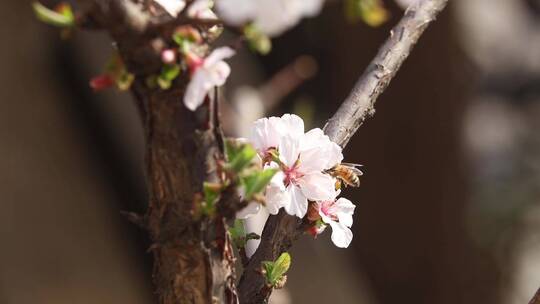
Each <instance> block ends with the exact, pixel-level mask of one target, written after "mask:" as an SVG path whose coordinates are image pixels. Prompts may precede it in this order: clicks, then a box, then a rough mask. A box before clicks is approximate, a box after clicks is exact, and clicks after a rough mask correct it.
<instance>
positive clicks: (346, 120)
mask: <svg viewBox="0 0 540 304" xmlns="http://www.w3.org/2000/svg"><path fill="white" fill-rule="evenodd" d="M447 2H448V0H423V1H419V2H418V3H417V4H415V5H413V6H412V7H410V8H409V9H408V10H407V11H406V13H405V15H404V16H403V18H402V19H401V21H400V22H399V23H398V24H397V25H396V26H395V27H394V29H393V30H392V32H391V35H390V38H388V40H387V41H386V43H385V44H384V45H383V46H382V47H381V48H380V50H379V52H378V54H377V56H376V57H375V58H374V59H373V61H372V62H371V63H370V65H369V66H368V67H367V69H366V71H365V72H364V74H363V75H362V76H361V77H360V78H359V80H358V82H357V83H356V85H355V87H354V88H353V90H352V91H351V93H350V95H349V96H348V97H347V99H346V100H345V101H344V102H343V104H342V105H341V106H340V107H339V109H338V111H337V112H336V113H335V114H334V116H332V118H330V119H329V121H328V123H327V125H326V126H325V128H324V131H325V133H326V134H327V135H328V136H329V137H330V139H331V140H332V141H334V142H336V143H338V144H339V145H340V146H342V147H345V146H346V145H347V143H348V142H349V140H350V138H351V137H352V136H353V135H354V133H355V132H356V131H357V130H358V128H359V127H360V126H361V125H362V123H363V122H364V120H365V119H366V118H367V117H369V116H371V115H373V114H374V112H375V110H374V105H375V101H376V100H377V98H378V97H379V95H380V94H381V93H382V92H383V91H384V90H385V89H386V87H387V86H388V84H389V83H390V81H391V80H392V78H393V77H394V76H395V75H396V73H397V71H398V70H399V68H400V67H401V64H402V63H403V62H404V61H405V59H406V58H407V57H408V55H409V54H410V52H411V51H412V49H413V47H414V45H415V44H416V43H417V42H418V39H419V38H420V36H421V35H422V33H423V32H424V31H425V29H426V28H427V27H428V25H429V24H430V23H431V22H432V21H434V20H435V18H436V17H437V15H438V14H439V13H440V12H441V11H442V10H443V9H444V8H445V7H446V4H447ZM301 226H302V221H301V220H298V219H297V218H295V217H293V216H290V215H288V214H286V213H285V212H284V211H283V210H282V211H281V212H280V213H279V214H277V215H272V216H270V217H269V219H268V221H267V223H266V225H265V227H264V230H263V233H262V236H261V243H260V245H259V248H258V249H257V251H256V252H255V253H254V255H253V256H252V258H251V260H250V261H249V263H248V265H247V267H246V269H245V270H244V273H243V274H242V277H241V279H240V283H239V286H238V292H239V297H240V302H241V303H243V304H244V303H250V304H256V303H263V302H265V301H267V300H268V298H269V296H270V294H271V292H272V290H271V289H268V288H266V287H265V281H264V278H263V277H262V275H261V274H260V267H261V266H260V265H261V261H265V260H275V259H276V258H277V257H278V256H279V255H280V254H281V253H283V252H285V251H287V250H288V249H289V248H290V247H291V245H292V242H293V241H294V240H295V239H297V238H298V237H299V236H300V235H301V234H302V233H303V229H301Z"/></svg>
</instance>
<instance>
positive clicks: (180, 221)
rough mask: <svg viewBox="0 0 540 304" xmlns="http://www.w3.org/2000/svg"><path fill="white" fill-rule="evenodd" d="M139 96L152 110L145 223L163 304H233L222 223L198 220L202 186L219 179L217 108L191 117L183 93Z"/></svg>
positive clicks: (231, 262) (231, 275) (231, 260)
mask: <svg viewBox="0 0 540 304" xmlns="http://www.w3.org/2000/svg"><path fill="white" fill-rule="evenodd" d="M137 93H138V94H137V95H139V96H141V95H142V96H144V97H143V98H144V99H146V102H145V104H146V105H147V106H146V118H147V121H146V133H147V138H146V139H147V143H146V144H147V164H146V165H147V179H148V186H149V193H150V206H149V208H148V212H147V214H146V217H147V224H148V229H149V232H150V234H151V238H152V241H153V242H154V244H153V246H152V248H151V250H152V253H153V255H154V281H155V283H156V286H157V292H158V295H159V298H160V303H163V304H172V303H213V302H216V301H217V302H218V303H236V296H235V291H234V290H235V288H234V284H235V279H234V257H233V252H232V248H231V244H230V242H229V239H228V235H227V230H226V224H225V222H224V219H223V218H222V217H220V216H217V217H216V218H215V219H201V220H198V219H196V218H195V214H194V212H195V207H196V203H197V202H196V201H195V199H196V197H198V196H199V194H200V193H202V184H203V182H204V181H215V180H216V178H217V177H216V159H220V158H222V156H223V154H222V153H223V150H222V146H221V145H220V144H219V143H220V142H221V135H220V134H219V132H218V125H217V124H216V121H217V120H216V117H215V115H214V111H213V110H210V111H209V109H212V108H213V107H203V108H201V110H199V111H197V112H191V111H189V110H188V109H186V108H185V107H184V105H183V103H182V102H181V101H182V95H183V94H182V90H181V89H180V88H178V89H174V90H170V91H167V92H153V93H152V92H144V90H143V92H142V94H140V93H141V92H137ZM210 104H214V102H213V101H212V102H210Z"/></svg>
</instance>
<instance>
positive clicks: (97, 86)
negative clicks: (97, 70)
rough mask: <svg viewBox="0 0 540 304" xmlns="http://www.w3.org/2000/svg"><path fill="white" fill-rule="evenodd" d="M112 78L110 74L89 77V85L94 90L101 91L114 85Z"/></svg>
mask: <svg viewBox="0 0 540 304" xmlns="http://www.w3.org/2000/svg"><path fill="white" fill-rule="evenodd" d="M114 83H115V82H114V79H112V77H111V76H110V75H107V74H103V75H98V76H96V77H93V78H92V79H90V87H91V88H92V89H94V90H95V91H101V90H104V89H107V88H109V87H111V86H113V85H114Z"/></svg>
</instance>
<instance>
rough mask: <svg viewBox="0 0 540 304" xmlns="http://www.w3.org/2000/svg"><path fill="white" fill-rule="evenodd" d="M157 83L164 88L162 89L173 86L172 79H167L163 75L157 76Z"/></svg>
mask: <svg viewBox="0 0 540 304" xmlns="http://www.w3.org/2000/svg"><path fill="white" fill-rule="evenodd" d="M157 85H158V86H159V87H160V88H161V89H162V90H168V89H170V88H171V86H172V81H170V80H167V79H163V78H161V77H158V78H157Z"/></svg>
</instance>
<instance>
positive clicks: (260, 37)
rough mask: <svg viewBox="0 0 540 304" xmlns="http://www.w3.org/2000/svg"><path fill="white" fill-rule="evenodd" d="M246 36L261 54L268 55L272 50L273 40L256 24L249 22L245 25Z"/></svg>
mask: <svg viewBox="0 0 540 304" xmlns="http://www.w3.org/2000/svg"><path fill="white" fill-rule="evenodd" d="M244 36H245V37H246V39H247V41H248V43H249V47H250V48H251V49H252V50H253V51H256V52H258V53H259V54H261V55H266V54H268V53H270V51H271V50H272V41H271V40H270V38H269V37H268V36H267V35H265V34H263V33H262V32H261V31H260V30H259V29H258V28H257V27H256V26H255V25H253V24H248V25H246V26H245V27H244Z"/></svg>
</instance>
